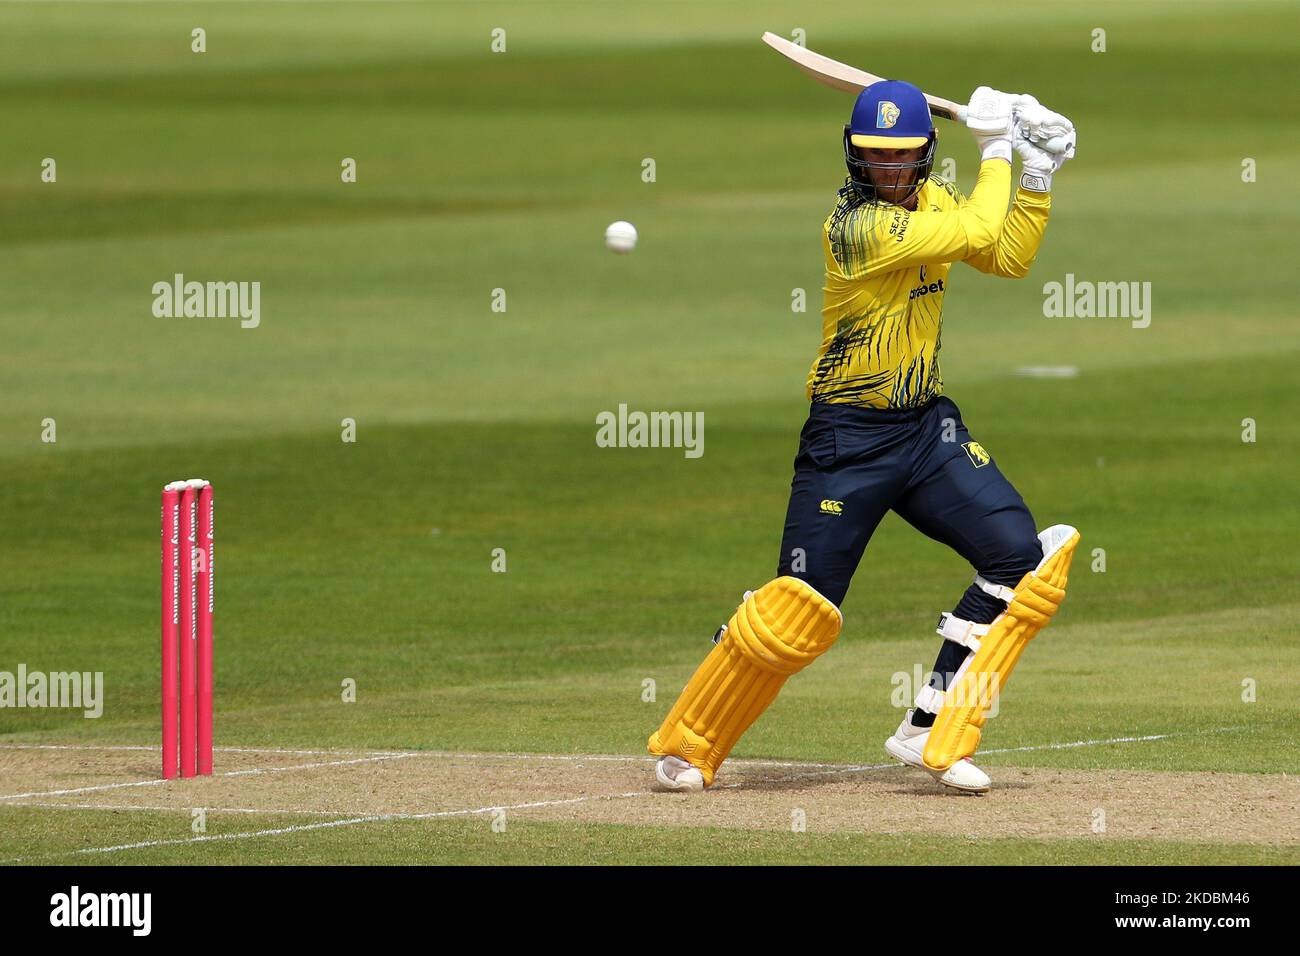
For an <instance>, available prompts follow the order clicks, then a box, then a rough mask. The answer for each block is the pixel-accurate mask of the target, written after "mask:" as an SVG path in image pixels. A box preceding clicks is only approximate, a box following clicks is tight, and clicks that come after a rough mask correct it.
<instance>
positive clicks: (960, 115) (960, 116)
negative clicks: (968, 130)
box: [957, 106, 966, 126]
mask: <svg viewBox="0 0 1300 956" xmlns="http://www.w3.org/2000/svg"><path fill="white" fill-rule="evenodd" d="M957 122H958V123H961V124H962V125H963V126H965V125H966V107H964V106H959V107H957Z"/></svg>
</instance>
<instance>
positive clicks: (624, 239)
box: [605, 219, 636, 253]
mask: <svg viewBox="0 0 1300 956" xmlns="http://www.w3.org/2000/svg"><path fill="white" fill-rule="evenodd" d="M605 248H606V249H608V250H610V251H611V252H618V253H628V252H631V251H632V250H633V249H635V248H636V226H634V225H632V224H631V223H630V222H624V221H623V220H622V219H620V220H619V221H618V222H611V223H610V224H609V228H608V229H606V230H605Z"/></svg>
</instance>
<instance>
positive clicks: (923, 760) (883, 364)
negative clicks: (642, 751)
mask: <svg viewBox="0 0 1300 956" xmlns="http://www.w3.org/2000/svg"><path fill="white" fill-rule="evenodd" d="M967 115H968V118H967V121H966V125H967V126H968V127H969V128H970V130H971V131H972V133H973V134H974V137H975V142H976V145H977V147H978V149H979V154H980V167H979V178H978V180H977V181H976V184H975V188H974V190H973V191H972V192H971V194H970V196H969V197H967V196H964V195H962V193H961V191H960V190H958V189H957V187H956V186H954V185H953V184H952V183H950V182H947V181H945V180H943V179H941V178H940V177H938V176H936V175H934V174H933V173H932V172H931V170H932V167H933V165H934V158H935V148H936V145H937V136H936V132H935V128H934V124H933V121H932V120H931V117H930V109H929V106H928V104H927V103H926V100H925V97H924V95H923V94H922V93H921V91H920V90H919V89H917V88H916V87H915V86H912V85H911V84H909V83H904V82H901V81H898V80H882V81H880V82H878V83H875V84H873V85H871V86H869V87H867V88H866V89H865V90H863V91H862V93H861V94H860V95H859V96H858V98H857V101H856V103H855V104H854V107H853V115H852V118H851V120H850V122H849V124H848V125H847V126H846V127H845V128H844V160H845V163H846V164H847V166H848V179H847V180H846V182H845V184H844V186H843V188H842V189H840V190H839V193H838V195H837V198H836V201H835V206H834V208H833V209H832V210H831V213H830V216H829V217H828V218H827V219H826V222H825V224H824V227H823V232H822V250H823V253H824V258H825V264H826V287H825V297H824V300H823V305H822V342H821V347H820V348H819V349H818V351H817V357H816V359H815V360H814V361H813V364H812V369H811V371H810V373H809V376H808V386H807V392H808V398H809V400H810V401H811V406H810V409H809V413H808V420H807V422H806V423H805V424H804V426H803V431H802V433H801V434H800V436H799V450H798V454H797V456H796V457H795V460H794V480H793V482H792V483H791V488H790V504H789V508H788V510H787V512H786V519H785V533H784V535H783V537H782V541H781V553H780V558H779V560H778V565H777V572H776V573H777V576H776V578H775V579H773V580H772V581H769V582H768V583H767V584H765V585H763V586H762V587H760V588H759V589H758V590H757V591H753V592H747V593H746V595H745V598H744V601H743V603H742V604H741V605H740V607H739V608H737V609H736V612H735V614H733V615H732V617H731V619H730V620H729V621H728V622H727V624H726V625H724V626H723V627H722V628H721V629H720V630H719V632H718V635H717V636H716V637H715V638H714V642H715V646H714V647H713V649H712V650H711V651H710V652H709V654H708V656H707V657H706V658H705V660H704V662H703V663H702V664H701V665H700V667H699V669H698V670H696V672H695V674H694V676H693V677H692V678H691V680H690V682H689V683H688V684H687V685H686V688H685V689H684V690H683V691H682V694H681V696H680V697H679V698H678V700H677V702H676V703H675V704H674V706H673V708H672V711H671V712H670V713H669V714H668V716H667V718H666V719H665V720H664V722H663V724H662V726H660V728H659V729H658V730H657V731H656V732H655V733H654V734H652V735H651V736H650V741H649V749H650V753H652V754H656V755H658V756H659V758H660V759H659V761H658V762H657V764H656V767H655V776H656V779H657V780H658V782H659V784H660V785H661V786H663V787H666V788H668V789H671V790H701V789H703V788H704V787H706V786H709V785H711V784H712V783H713V781H714V777H715V775H716V774H717V772H718V767H719V766H720V765H721V763H722V761H723V760H725V759H726V757H727V754H728V753H729V752H730V751H731V748H732V747H733V746H734V745H735V743H736V741H737V740H739V739H740V736H741V735H742V734H743V733H744V732H745V731H746V729H748V727H749V726H750V724H752V723H753V722H754V721H755V720H756V719H757V718H758V717H759V715H761V714H762V713H763V711H764V710H766V709H767V707H768V705H769V704H771V703H772V701H773V700H774V699H775V698H776V695H777V692H778V691H780V689H781V686H782V685H783V684H784V683H785V681H786V679H787V678H789V677H790V676H791V675H792V674H795V673H797V672H799V671H801V670H803V669H804V668H805V667H807V666H808V665H809V664H811V663H812V662H813V661H814V660H816V659H817V658H818V657H819V656H820V655H822V654H823V653H825V652H826V650H827V649H828V648H829V647H830V646H831V645H832V644H833V643H834V642H835V639H836V637H838V636H839V633H840V627H841V623H842V617H841V614H840V606H841V604H842V603H843V601H844V596H845V594H846V593H847V592H848V588H849V582H850V580H851V579H852V577H853V572H854V571H855V570H856V569H857V567H858V562H859V561H861V559H862V554H863V551H864V550H865V549H866V546H867V542H868V541H869V540H870V539H871V535H872V532H874V531H875V529H876V526H877V525H878V524H879V523H880V520H881V518H883V517H884V515H885V512H887V511H889V510H891V509H892V510H893V511H895V512H896V513H898V514H899V515H900V516H902V518H903V519H904V520H905V521H907V522H908V523H909V524H911V525H912V526H913V527H914V528H916V529H917V530H918V531H920V532H921V533H922V534H925V535H927V536H928V537H930V538H933V539H934V540H936V541H941V542H943V543H944V544H946V545H948V546H949V547H950V548H952V549H953V550H954V551H956V552H957V553H958V554H960V555H961V556H962V557H963V558H965V559H966V560H967V561H968V562H970V564H971V566H972V567H973V568H974V569H975V579H974V582H973V583H972V584H971V585H970V586H969V587H967V588H966V590H965V591H964V592H963V593H962V594H961V595H960V597H959V598H958V600H957V603H956V604H955V605H954V606H953V608H952V610H951V611H945V612H944V613H942V614H941V615H940V616H939V626H938V633H939V635H940V636H941V637H942V638H943V640H942V642H941V643H940V647H939V653H938V657H937V658H936V660H935V664H934V670H933V672H932V673H931V675H930V677H929V680H928V682H927V684H926V686H925V687H923V688H921V690H920V692H919V693H918V694H917V697H916V701H915V706H914V707H913V708H912V709H909V710H908V712H907V716H906V717H905V718H904V719H903V722H902V723H901V724H899V727H898V730H896V731H895V732H894V735H893V736H892V737H890V738H889V739H888V740H886V741H885V749H886V751H887V752H888V753H889V754H890V755H891V756H893V757H894V758H896V759H898V760H900V761H902V762H903V763H905V764H907V765H910V766H913V767H918V768H921V769H923V770H925V771H927V772H929V773H930V774H931V775H932V776H933V777H934V778H935V779H936V780H938V781H939V782H940V783H941V784H943V785H945V786H947V787H951V788H954V789H956V790H961V791H969V792H975V793H981V792H984V791H986V790H987V789H988V788H989V778H988V775H987V774H985V773H984V772H983V771H982V770H980V769H979V768H978V767H976V766H975V764H974V763H973V762H972V761H971V758H972V757H973V756H974V754H975V752H976V750H977V749H978V747H979V743H980V733H981V730H982V728H983V726H984V723H985V721H986V720H987V718H988V716H989V710H990V709H991V707H992V705H993V703H994V701H995V700H996V695H997V694H998V692H999V691H1000V690H1001V688H1002V685H1003V684H1004V683H1005V682H1006V680H1007V678H1008V677H1010V676H1011V672H1012V669H1013V668H1014V667H1015V665H1016V662H1017V661H1018V660H1019V658H1020V655H1021V653H1022V652H1023V651H1024V649H1025V645H1027V644H1028V643H1029V641H1030V639H1032V638H1033V637H1034V635H1035V634H1037V633H1038V631H1040V630H1041V629H1042V628H1044V627H1046V626H1047V624H1048V622H1049V621H1050V620H1051V618H1052V615H1053V614H1054V613H1055V612H1056V610H1057V608H1058V607H1059V606H1060V605H1061V602H1062V600H1063V599H1064V597H1065V587H1066V579H1067V576H1068V574H1069V569H1070V560H1071V558H1072V557H1073V555H1074V549H1075V546H1076V545H1077V544H1078V541H1079V533H1078V532H1077V531H1076V530H1075V529H1074V528H1072V527H1070V526H1069V525H1063V524H1058V525H1053V526H1052V527H1050V528H1047V529H1046V530H1045V531H1042V532H1041V533H1039V532H1037V531H1036V525H1035V523H1034V519H1033V516H1032V515H1031V514H1030V513H1029V509H1028V508H1027V507H1026V506H1025V502H1024V500H1023V499H1022V498H1021V497H1020V495H1019V493H1017V491H1016V489H1015V488H1014V487H1012V485H1011V483H1010V482H1009V481H1008V480H1007V478H1006V477H1005V476H1004V475H1003V474H1002V472H1001V470H1000V469H999V468H998V465H997V463H996V462H995V461H994V460H993V457H992V455H991V454H990V453H989V452H988V451H986V450H985V449H984V447H983V446H982V445H981V444H980V443H979V442H978V441H976V440H975V438H974V437H973V436H972V435H971V434H970V432H969V431H968V430H967V427H966V424H965V423H964V422H963V421H962V416H961V412H960V411H959V410H958V408H957V406H956V404H954V403H953V401H952V400H951V399H950V398H948V397H947V396H946V395H944V394H943V380H942V377H941V375H940V371H939V347H940V323H941V320H942V316H943V302H944V296H945V294H946V293H947V292H948V284H949V270H950V269H951V268H952V266H953V264H954V263H957V262H964V263H966V265H968V266H971V267H973V268H975V269H978V270H979V271H981V272H986V273H990V274H992V275H997V276H1003V277H1005V278H1009V279H1020V278H1024V276H1025V275H1026V274H1028V272H1029V267H1030V265H1031V264H1032V263H1033V261H1034V257H1035V255H1036V254H1037V252H1038V247H1039V244H1040V243H1041V242H1042V238H1043V233H1044V231H1045V230H1046V228H1047V218H1048V215H1049V213H1050V211H1051V206H1052V193H1051V188H1052V177H1053V175H1055V174H1056V173H1057V172H1058V171H1059V170H1060V168H1061V166H1062V165H1063V164H1064V163H1065V161H1066V160H1067V159H1069V158H1070V157H1072V156H1073V155H1074V144H1075V133H1074V128H1073V125H1072V124H1071V123H1070V121H1069V120H1068V119H1066V118H1065V117H1063V116H1061V115H1060V114H1058V113H1054V112H1052V111H1051V110H1048V109H1046V108H1045V107H1043V106H1041V105H1040V104H1039V103H1038V101H1037V100H1036V99H1034V98H1033V97H1032V96H1029V95H1028V94H1019V95H1013V94H1008V93H1002V92H999V91H998V90H993V89H990V88H988V87H980V88H979V89H977V90H976V91H975V93H974V94H973V95H972V97H971V100H970V104H969V106H968V107H967ZM1049 149H1051V150H1053V151H1049ZM1014 155H1018V156H1019V157H1020V165H1021V172H1020V182H1019V188H1018V189H1017V190H1016V193H1015V201H1014V202H1011V203H1010V211H1008V208H1007V207H1008V203H1009V202H1010V200H1011V180H1012V159H1013V156H1014ZM1033 411H1034V410H1033V409H1027V410H1026V412H1027V413H1028V414H1033ZM1044 411H1050V410H1044Z"/></svg>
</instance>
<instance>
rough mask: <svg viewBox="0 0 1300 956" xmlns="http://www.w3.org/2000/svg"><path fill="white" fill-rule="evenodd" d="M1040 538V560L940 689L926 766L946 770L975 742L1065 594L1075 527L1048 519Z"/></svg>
mask: <svg viewBox="0 0 1300 956" xmlns="http://www.w3.org/2000/svg"><path fill="white" fill-rule="evenodd" d="M1039 539H1040V540H1041V541H1042V542H1043V552H1044V554H1043V560H1042V561H1040V562H1039V564H1038V567H1036V568H1035V569H1034V570H1033V571H1030V572H1029V573H1028V574H1026V575H1025V576H1024V577H1023V578H1021V579H1020V583H1019V584H1017V585H1016V586H1015V588H1014V589H1013V591H1014V594H1013V595H1012V597H1011V599H1010V601H1009V602H1008V604H1007V609H1006V610H1005V611H1004V612H1002V614H1000V615H999V616H998V617H997V619H996V620H994V622H993V623H992V624H991V625H989V630H988V633H987V634H985V635H984V637H982V638H981V639H980V644H979V649H978V650H977V651H976V652H975V653H974V654H973V655H972V656H970V657H968V658H967V659H966V663H965V664H963V665H962V667H961V669H960V670H958V671H957V675H956V677H954V679H953V682H952V686H951V687H949V688H948V691H947V693H945V694H944V701H943V707H942V708H941V709H940V710H939V713H938V715H937V716H936V717H935V721H934V727H933V728H932V729H931V730H930V738H929V740H928V741H927V742H926V745H925V752H924V753H923V754H922V756H921V759H922V761H923V762H924V763H925V765H926V767H928V768H930V769H931V770H947V769H948V768H949V767H951V766H952V765H953V764H955V763H956V762H957V761H958V760H962V759H964V758H966V757H969V756H971V755H972V754H973V753H975V751H976V750H977V749H978V748H979V743H980V733H981V731H982V730H983V727H984V722H985V721H986V720H988V711H989V708H990V707H992V705H993V702H994V701H995V700H996V699H997V695H998V694H1000V693H1001V692H1002V686H1003V685H1004V684H1005V683H1006V682H1007V678H1009V677H1010V676H1011V672H1012V671H1013V670H1014V669H1015V666H1016V662H1017V661H1018V660H1020V655H1021V653H1023V652H1024V649H1025V645H1027V644H1028V643H1029V642H1030V641H1031V640H1032V639H1033V637H1034V635H1035V634H1037V633H1038V632H1039V631H1041V630H1042V629H1043V628H1045V627H1046V626H1047V625H1048V622H1050V621H1051V620H1052V615H1054V614H1055V613H1056V611H1057V608H1059V607H1060V606H1061V602H1062V601H1064V600H1065V585H1066V582H1067V581H1068V580H1069V577H1070V562H1071V560H1073V558H1074V549H1075V546H1076V545H1078V543H1079V532H1078V531H1076V530H1075V529H1074V528H1072V527H1070V526H1069V525H1053V526H1052V527H1051V528H1048V529H1047V530H1046V531H1044V532H1043V533H1042V534H1040V535H1039Z"/></svg>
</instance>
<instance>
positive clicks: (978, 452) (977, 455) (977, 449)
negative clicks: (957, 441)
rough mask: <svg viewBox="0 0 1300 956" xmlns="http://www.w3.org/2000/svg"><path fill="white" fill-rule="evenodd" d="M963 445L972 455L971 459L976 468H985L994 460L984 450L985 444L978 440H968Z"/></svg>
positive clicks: (967, 452)
mask: <svg viewBox="0 0 1300 956" xmlns="http://www.w3.org/2000/svg"><path fill="white" fill-rule="evenodd" d="M961 447H962V448H965V449H966V454H968V455H970V460H971V462H972V463H974V465H975V467H976V468H983V467H984V466H985V465H987V464H988V463H989V462H991V461H992V460H993V459H992V458H990V457H989V453H988V452H986V451H985V450H984V446H983V445H981V444H980V443H979V442H977V441H968V442H966V444H964V445H962V446H961Z"/></svg>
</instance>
